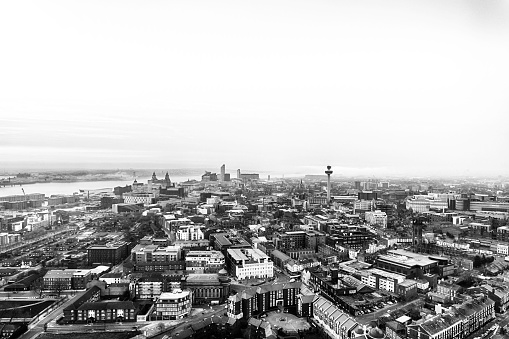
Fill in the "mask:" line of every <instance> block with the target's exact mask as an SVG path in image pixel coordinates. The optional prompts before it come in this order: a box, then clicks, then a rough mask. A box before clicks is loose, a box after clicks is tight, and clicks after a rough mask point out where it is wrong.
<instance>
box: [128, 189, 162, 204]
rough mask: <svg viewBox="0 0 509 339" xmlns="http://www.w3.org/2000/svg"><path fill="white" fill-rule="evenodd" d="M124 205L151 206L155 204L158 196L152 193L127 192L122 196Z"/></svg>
mask: <svg viewBox="0 0 509 339" xmlns="http://www.w3.org/2000/svg"><path fill="white" fill-rule="evenodd" d="M122 196H123V198H124V203H126V204H143V205H145V206H146V205H152V204H154V203H155V202H156V198H157V197H158V194H157V193H155V192H152V193H142V192H127V193H124V194H123V195H122Z"/></svg>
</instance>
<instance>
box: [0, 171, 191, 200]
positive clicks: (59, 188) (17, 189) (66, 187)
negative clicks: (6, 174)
mask: <svg viewBox="0 0 509 339" xmlns="http://www.w3.org/2000/svg"><path fill="white" fill-rule="evenodd" d="M170 178H171V180H172V182H184V181H187V180H193V179H195V180H201V177H200V176H198V175H189V176H174V177H173V176H172V177H170ZM148 179H149V178H138V179H137V180H138V181H140V182H143V183H146V182H147V180H148ZM133 181H134V178H133V179H130V180H106V181H76V182H48V183H46V182H45V183H37V184H26V185H21V186H20V185H16V186H5V187H0V197H2V196H7V195H18V194H23V191H22V190H21V189H22V188H23V190H24V191H25V194H30V193H43V194H45V195H46V196H51V195H59V194H65V195H69V194H73V193H79V191H80V190H94V189H101V188H111V189H112V190H113V187H116V186H125V185H131V184H132V183H133Z"/></svg>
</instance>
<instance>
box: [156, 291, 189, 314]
mask: <svg viewBox="0 0 509 339" xmlns="http://www.w3.org/2000/svg"><path fill="white" fill-rule="evenodd" d="M191 302H192V292H191V291H189V290H181V289H174V290H172V291H171V292H165V293H161V295H160V296H159V297H158V298H157V301H156V303H155V304H154V306H153V309H152V311H151V312H150V315H149V319H150V320H152V321H155V320H178V319H182V318H184V317H187V316H188V315H189V313H190V312H191V307H192V306H191Z"/></svg>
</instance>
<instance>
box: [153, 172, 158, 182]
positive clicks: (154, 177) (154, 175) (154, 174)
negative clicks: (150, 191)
mask: <svg viewBox="0 0 509 339" xmlns="http://www.w3.org/2000/svg"><path fill="white" fill-rule="evenodd" d="M152 181H154V182H155V181H157V176H156V172H154V173H152Z"/></svg>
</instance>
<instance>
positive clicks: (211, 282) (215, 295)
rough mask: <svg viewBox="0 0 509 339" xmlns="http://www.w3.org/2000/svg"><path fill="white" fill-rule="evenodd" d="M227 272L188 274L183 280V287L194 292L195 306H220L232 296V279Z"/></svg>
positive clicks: (193, 300)
mask: <svg viewBox="0 0 509 339" xmlns="http://www.w3.org/2000/svg"><path fill="white" fill-rule="evenodd" d="M227 274H228V272H226V270H224V269H223V270H221V271H219V273H206V274H194V273H193V274H188V275H187V276H185V277H183V278H182V287H183V288H185V289H189V290H191V291H192V292H193V294H192V303H193V305H200V304H220V303H223V302H225V301H226V299H227V298H228V296H229V295H230V279H229V278H228V276H227Z"/></svg>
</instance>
